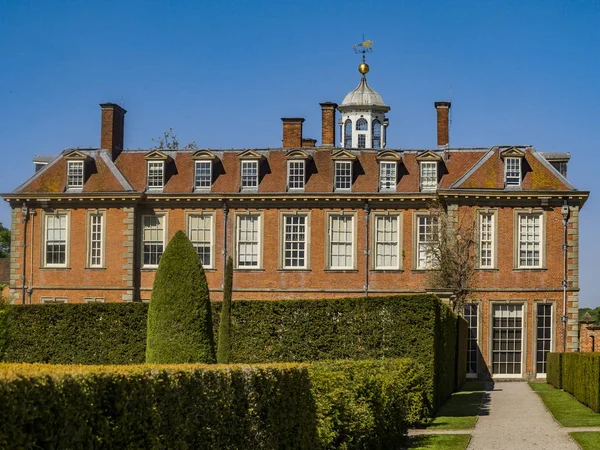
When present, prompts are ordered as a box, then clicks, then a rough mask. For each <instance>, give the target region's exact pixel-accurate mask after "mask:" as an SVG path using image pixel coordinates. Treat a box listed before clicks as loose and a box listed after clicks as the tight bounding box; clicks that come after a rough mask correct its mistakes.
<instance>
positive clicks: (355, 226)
mask: <svg viewBox="0 0 600 450" xmlns="http://www.w3.org/2000/svg"><path fill="white" fill-rule="evenodd" d="M333 216H351V217H353V219H352V267H348V268H336V267H331V239H330V228H331V218H332V217H333ZM325 224H326V226H325V227H324V228H325V266H324V267H325V269H324V270H325V271H332V272H347V271H356V270H358V261H357V259H358V258H357V248H358V233H357V231H358V211H356V210H338V211H335V210H329V211H325Z"/></svg>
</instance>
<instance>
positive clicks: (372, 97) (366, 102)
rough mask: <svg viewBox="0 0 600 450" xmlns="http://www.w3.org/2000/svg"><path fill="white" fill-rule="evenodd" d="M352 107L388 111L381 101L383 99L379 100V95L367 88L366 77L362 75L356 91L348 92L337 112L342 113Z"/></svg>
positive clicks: (369, 87) (387, 107)
mask: <svg viewBox="0 0 600 450" xmlns="http://www.w3.org/2000/svg"><path fill="white" fill-rule="evenodd" d="M352 107H360V108H364V107H370V108H372V107H376V108H377V109H380V108H381V109H384V110H385V111H389V109H390V107H389V106H387V105H386V104H385V102H384V101H383V98H381V95H379V94H378V93H377V92H376V91H375V90H374V89H373V88H371V86H369V83H367V77H365V76H364V75H363V76H362V77H361V80H360V83H358V86H356V89H354V90H353V91H350V92H349V93H348V94H347V95H346V97H344V101H343V102H342V104H341V105H340V106H339V110H340V111H343V110H344V109H348V108H352Z"/></svg>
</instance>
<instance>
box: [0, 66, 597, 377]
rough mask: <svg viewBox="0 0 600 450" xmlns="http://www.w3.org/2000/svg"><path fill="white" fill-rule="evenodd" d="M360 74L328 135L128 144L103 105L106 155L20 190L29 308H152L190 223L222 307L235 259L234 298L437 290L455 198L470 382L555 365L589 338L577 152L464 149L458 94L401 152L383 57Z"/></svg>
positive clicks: (19, 289)
mask: <svg viewBox="0 0 600 450" xmlns="http://www.w3.org/2000/svg"><path fill="white" fill-rule="evenodd" d="M359 71H360V80H359V83H358V86H357V87H356V88H355V89H354V90H352V91H351V92H349V93H348V94H347V95H346V96H345V98H344V99H343V100H342V101H341V103H340V104H336V103H333V102H324V103H320V113H321V123H322V127H321V130H322V133H321V139H320V141H317V140H316V139H308V138H306V137H304V136H303V133H302V129H303V122H304V119H303V118H283V119H281V120H282V129H283V140H282V145H281V148H257V149H227V150H222V149H219V150H213V149H203V148H201V149H193V150H190V149H183V150H162V149H142V150H125V149H124V140H125V128H126V127H125V114H126V111H125V110H124V109H123V108H122V107H121V106H119V105H117V104H114V103H103V104H101V105H100V106H101V133H100V135H101V140H100V146H99V147H98V148H75V149H67V150H65V151H63V152H61V153H60V154H58V155H56V156H54V157H52V158H46V159H44V158H38V159H37V160H36V161H35V162H36V171H35V173H34V174H33V175H32V177H31V178H30V179H29V180H27V181H25V182H24V183H23V184H22V185H21V186H19V187H18V188H16V189H15V190H14V191H13V192H12V193H7V194H3V198H4V199H5V200H6V201H7V202H9V204H10V206H11V208H12V226H11V228H12V230H11V232H12V234H11V239H12V241H11V263H10V294H11V301H12V302H13V303H18V304H21V303H23V304H37V303H56V302H68V303H83V302H129V301H148V300H149V299H150V295H151V291H152V284H153V281H154V276H155V273H156V269H157V266H158V263H159V261H160V257H161V254H162V252H163V251H164V249H165V247H166V245H167V244H168V242H169V239H170V238H171V237H172V236H173V235H174V234H175V233H176V232H177V231H178V230H184V231H185V232H186V233H187V235H188V236H189V238H190V240H191V242H192V243H193V245H194V247H195V248H196V249H197V252H198V257H199V258H200V260H201V262H202V264H203V266H204V269H205V271H206V276H207V280H208V284H209V287H210V290H211V297H212V298H213V299H216V300H219V299H220V298H221V294H222V285H223V279H224V266H225V262H226V258H227V257H228V256H230V255H231V256H232V257H233V260H234V267H235V274H234V299H262V300H269V299H282V298H283V299H307V300H310V299H314V298H323V297H327V298H331V297H351V296H365V295H367V296H376V295H390V294H398V293H407V294H409V293H423V292H426V291H427V287H426V286H427V276H428V271H429V270H430V269H431V265H432V261H431V258H430V257H428V251H427V246H428V241H430V240H431V239H432V236H434V235H435V234H436V233H437V232H438V231H437V222H436V221H435V220H434V218H433V217H432V216H431V214H430V207H429V205H430V204H431V202H432V201H433V200H438V201H440V202H441V203H442V204H443V205H444V206H445V208H446V209H447V211H448V213H449V214H461V215H463V216H466V217H469V218H470V219H472V221H473V224H474V229H475V230H476V237H475V240H476V246H475V267H476V270H475V278H474V283H473V286H474V288H473V292H472V294H471V298H470V300H469V303H468V304H467V305H466V307H465V310H464V316H465V318H466V319H467V321H468V322H469V326H470V337H469V353H468V358H469V362H468V367H469V375H470V376H472V377H476V376H481V375H484V374H486V375H487V374H491V375H492V376H496V377H502V378H505V377H518V378H521V377H527V376H544V374H545V372H546V355H547V353H548V352H549V351H553V350H563V345H564V344H563V342H566V350H567V351H574V350H577V349H578V337H577V336H578V334H577V311H578V291H579V281H578V280H579V273H578V260H579V231H578V230H579V212H580V210H581V208H582V206H583V205H584V203H585V201H586V199H587V197H588V195H589V193H588V192H583V191H579V190H578V189H577V188H576V187H575V186H574V185H573V184H571V182H570V181H568V180H567V165H568V161H569V158H570V155H569V153H566V152H565V153H544V152H541V151H538V150H536V149H535V148H533V147H531V146H520V145H515V146H495V145H491V146H489V147H486V148H453V147H452V146H451V145H450V139H449V137H450V134H449V113H450V108H451V103H450V102H441V101H440V102H435V103H434V106H435V112H436V115H437V144H438V145H437V148H434V149H402V148H392V147H390V146H388V142H387V129H388V126H389V121H388V118H387V115H388V113H389V111H390V107H389V106H388V105H387V104H386V103H385V102H384V101H383V98H382V97H381V96H380V95H379V94H378V93H377V92H376V91H375V90H374V89H373V88H371V86H369V84H368V83H367V76H366V75H367V72H368V66H367V65H366V64H364V63H363V64H361V66H360V70H359ZM317 111H318V110H317ZM433 112H434V110H433V108H432V113H433ZM432 115H433V114H432ZM432 122H433V121H432ZM433 128H434V127H433V124H432V129H433ZM492 144H493V143H492ZM565 333H566V339H564V338H565Z"/></svg>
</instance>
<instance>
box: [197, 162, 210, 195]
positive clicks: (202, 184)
mask: <svg viewBox="0 0 600 450" xmlns="http://www.w3.org/2000/svg"><path fill="white" fill-rule="evenodd" d="M211 187H212V161H196V162H195V164H194V190H196V191H210V188H211Z"/></svg>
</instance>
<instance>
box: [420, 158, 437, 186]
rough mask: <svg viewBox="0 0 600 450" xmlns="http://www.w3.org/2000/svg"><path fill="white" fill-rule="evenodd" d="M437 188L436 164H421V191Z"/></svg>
mask: <svg viewBox="0 0 600 450" xmlns="http://www.w3.org/2000/svg"><path fill="white" fill-rule="evenodd" d="M436 188H437V163H436V162H429V161H427V162H421V189H436Z"/></svg>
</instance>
